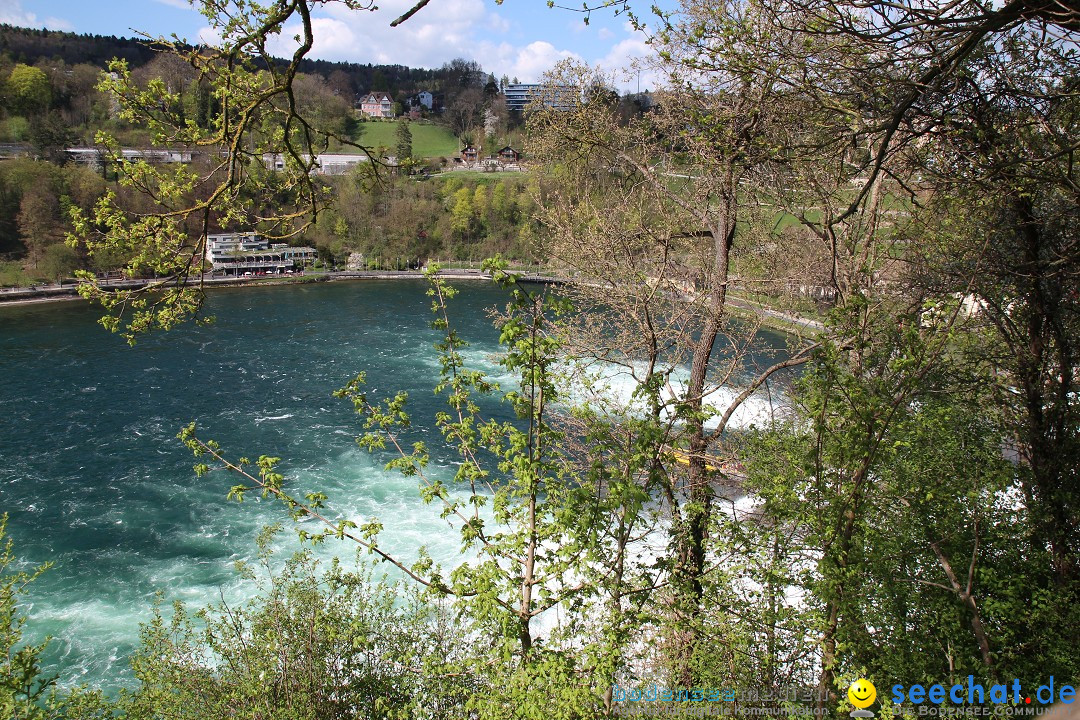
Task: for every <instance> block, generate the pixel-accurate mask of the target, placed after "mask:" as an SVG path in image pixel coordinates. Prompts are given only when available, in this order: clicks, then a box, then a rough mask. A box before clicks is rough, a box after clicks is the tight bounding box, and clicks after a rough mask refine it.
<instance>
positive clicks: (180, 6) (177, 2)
mask: <svg viewBox="0 0 1080 720" xmlns="http://www.w3.org/2000/svg"><path fill="white" fill-rule="evenodd" d="M154 2H158V3H161V4H162V5H168V6H169V7H174V8H176V9H177V10H191V9H192V8H191V3H190V2H189V1H188V0H154Z"/></svg>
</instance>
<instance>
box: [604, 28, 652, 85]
mask: <svg viewBox="0 0 1080 720" xmlns="http://www.w3.org/2000/svg"><path fill="white" fill-rule="evenodd" d="M624 29H625V30H626V31H627V35H629V37H626V38H623V39H622V40H620V41H619V42H618V43H616V44H615V45H614V46H613V47H612V48H611V49H610V50H609V51H608V53H607V54H606V55H605V56H604V57H602V58H598V59H597V60H596V61H595V62H594V64H595V65H596V66H597V67H598V68H600V70H602V71H603V72H605V73H607V74H609V75H611V76H612V79H613V80H614V81H615V83H616V85H618V86H619V88H620V89H621V90H622V91H623V92H637V90H638V89H639V88H640V89H641V90H646V89H649V90H655V89H656V87H657V85H658V84H659V80H660V76H659V74H658V73H657V72H656V71H655V69H654V68H653V67H652V66H651V62H650V60H651V59H653V58H655V57H656V52H655V51H654V50H653V48H652V47H651V46H650V45H649V43H648V39H647V37H646V36H645V34H644V33H642V32H640V31H637V30H634V28H633V26H632V25H631V24H630V23H627V24H626V25H625V26H624Z"/></svg>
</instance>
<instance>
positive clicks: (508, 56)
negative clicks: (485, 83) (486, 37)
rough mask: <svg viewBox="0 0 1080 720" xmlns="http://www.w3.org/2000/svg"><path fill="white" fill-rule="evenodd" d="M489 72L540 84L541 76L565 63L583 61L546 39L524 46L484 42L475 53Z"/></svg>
mask: <svg viewBox="0 0 1080 720" xmlns="http://www.w3.org/2000/svg"><path fill="white" fill-rule="evenodd" d="M474 57H475V58H476V61H477V62H479V63H480V64H481V65H482V66H483V67H484V69H485V70H489V71H490V72H493V73H495V74H496V75H500V76H501V75H506V76H507V77H511V78H513V77H516V78H517V79H518V80H520V81H521V82H539V81H540V79H541V76H542V75H543V74H544V73H545V72H547V71H548V70H551V69H552V68H554V67H555V65H557V64H558V63H559V62H560V61H562V60H578V61H581V60H582V58H581V56H580V55H578V54H577V53H574V52H571V51H570V50H560V49H558V48H556V47H555V46H554V45H552V44H551V43H549V42H547V41H545V40H537V41H536V42H531V43H529V44H528V45H525V46H524V47H518V46H516V45H511V44H510V43H505V42H504V43H500V44H498V45H495V44H492V43H480V44H479V45H478V46H477V48H476V52H475V54H474Z"/></svg>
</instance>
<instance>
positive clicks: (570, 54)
mask: <svg viewBox="0 0 1080 720" xmlns="http://www.w3.org/2000/svg"><path fill="white" fill-rule="evenodd" d="M2 1H3V0H0V2H2ZM158 1H159V2H170V3H171V2H180V1H182V0H158ZM414 2H415V0H385V1H384V2H379V10H378V11H377V12H364V11H355V10H348V9H347V8H345V7H343V6H342V5H339V4H330V5H325V6H323V7H322V8H321V9H320V10H319V11H318V13H317V14H316V15H315V17H314V18H313V27H312V30H313V31H314V45H313V48H312V51H311V53H310V55H309V56H310V57H312V58H321V59H324V60H331V61H349V62H358V63H376V64H379V63H387V64H391V63H392V64H399V65H408V66H410V67H426V68H437V67H440V66H441V65H443V64H444V63H446V62H449V61H450V60H452V59H453V58H456V57H462V58H466V59H469V60H476V61H477V62H479V63H480V65H481V66H482V67H483V68H484V70H486V71H487V72H492V73H495V75H496V76H499V77H501V76H502V75H507V76H508V77H517V78H518V79H519V80H521V81H522V82H536V81H539V80H540V78H541V76H542V75H543V74H544V73H545V72H547V71H548V70H551V69H552V68H553V67H554V66H555V65H556V64H557V63H558V62H559V61H561V60H565V59H574V60H578V61H583V60H584V58H583V57H582V55H581V54H580V53H578V52H575V51H573V50H571V49H567V48H566V47H565V46H564V47H557V46H556V45H555V44H553V43H552V42H549V41H547V40H535V41H532V42H529V40H532V38H535V37H536V34H535V32H530V28H521V27H519V22H518V21H517V20H514V19H513V15H512V14H510V13H497V12H495V11H494V10H493V9H491V8H492V7H493V6H492V4H491V3H490V2H486V0H440V1H439V2H432V3H431V4H430V5H428V6H427V7H425V8H423V9H422V10H420V11H419V12H418V13H416V15H414V16H413V17H411V18H410V19H409V20H408V21H407V22H404V23H402V24H401V25H399V26H398V27H396V28H392V27H390V22H391V21H392V20H393V19H394V18H397V17H398V16H400V15H401V14H403V13H405V12H406V11H408V10H409V9H410V8H411V7H412V6H413V4H414ZM580 25H581V26H582V27H584V23H580ZM299 31H300V25H299V23H289V25H288V26H286V27H285V28H284V29H283V30H282V32H281V34H280V35H279V36H277V37H275V38H274V39H272V40H271V42H270V43H269V47H270V49H271V51H272V52H273V53H274V54H275V55H278V56H281V57H288V56H289V55H291V54H292V53H293V51H294V50H295V49H296V47H297V43H296V40H295V36H296V35H297V34H298V33H299ZM565 34H566V36H571V35H572V34H573V33H570V32H569V31H566V32H565ZM523 36H524V37H525V38H526V39H525V40H520V39H519V38H522V37H523ZM530 36H531V37H530ZM595 37H597V38H598V40H596V41H593V43H592V44H593V48H594V49H595V50H596V51H599V52H603V46H604V45H607V44H608V43H607V42H601V41H610V40H611V39H612V38H613V33H612V32H611V31H608V30H600V31H598V32H597V33H596V35H595ZM199 39H200V40H201V41H203V42H208V43H209V42H214V41H218V40H220V38H218V37H217V36H216V35H215V33H214V32H213V31H212V30H211V29H210V28H208V27H205V28H203V29H202V30H201V31H200V32H199ZM566 39H567V42H568V43H569V37H567V38H566ZM555 42H558V40H556V41H555ZM635 47H636V46H635ZM619 48H620V49H619V51H620V52H623V51H626V50H627V49H628V48H629V46H628V45H626V41H624V42H623V43H621V44H620V46H619ZM613 52H614V51H613ZM605 67H608V66H605Z"/></svg>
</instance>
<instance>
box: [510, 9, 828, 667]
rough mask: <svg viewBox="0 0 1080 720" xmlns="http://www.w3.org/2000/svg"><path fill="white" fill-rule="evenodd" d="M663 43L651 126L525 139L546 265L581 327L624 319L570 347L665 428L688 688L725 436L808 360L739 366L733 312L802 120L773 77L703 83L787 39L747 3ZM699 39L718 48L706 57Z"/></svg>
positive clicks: (659, 451) (553, 115)
mask: <svg viewBox="0 0 1080 720" xmlns="http://www.w3.org/2000/svg"><path fill="white" fill-rule="evenodd" d="M701 28H705V30H704V31H702V30H701ZM666 30H667V32H666V33H665V35H664V37H665V41H666V42H665V44H664V46H663V49H662V52H661V57H662V58H663V61H662V62H663V64H662V65H661V66H660V69H661V71H663V72H664V73H666V74H667V75H668V76H669V77H670V86H671V87H672V88H673V90H671V91H670V92H669V93H667V94H666V95H665V96H664V98H663V100H661V102H660V103H659V107H660V109H659V110H658V111H657V112H654V113H652V114H650V115H648V116H647V117H644V118H641V119H640V121H632V122H630V123H629V124H626V125H623V124H622V123H621V121H620V120H621V119H620V117H619V116H618V115H617V114H616V108H615V107H614V106H612V105H611V104H610V103H606V102H602V101H597V102H587V103H583V104H581V105H580V106H579V107H578V108H577V110H576V111H572V112H560V111H548V112H545V113H537V114H536V115H535V118H534V119H533V120H531V121H530V129H531V131H532V132H533V133H535V134H536V135H537V136H538V137H539V142H537V143H535V144H534V153H535V154H536V155H537V156H538V157H539V158H540V159H541V161H542V162H544V163H545V164H546V165H547V166H549V167H552V168H556V169H558V171H559V172H560V173H564V175H563V176H562V177H558V178H557V179H558V183H559V184H558V189H557V191H556V192H554V193H552V194H551V195H550V196H549V197H548V198H547V202H546V203H545V207H546V210H542V211H541V212H542V218H543V221H544V223H545V225H546V226H547V228H548V229H549V232H550V234H551V237H552V240H551V242H552V245H551V247H550V248H549V249H548V252H549V253H550V254H551V255H553V256H555V257H558V258H559V259H560V260H561V261H562V262H565V263H567V264H568V265H569V266H570V267H571V268H573V270H574V271H575V272H576V273H578V274H580V275H582V276H584V277H588V278H589V282H588V283H585V284H583V285H582V286H580V287H575V288H573V289H572V290H571V292H572V294H573V295H574V297H575V298H576V300H577V302H578V305H579V308H580V309H582V310H583V311H584V312H585V313H586V315H585V317H588V318H592V317H596V316H598V315H600V314H601V313H605V312H611V311H612V309H613V308H618V309H617V310H615V311H614V312H615V313H616V314H617V315H618V316H619V317H620V318H621V321H620V322H617V323H597V324H596V325H594V327H593V328H592V332H581V333H579V335H578V336H579V337H581V338H583V339H586V340H587V341H589V342H590V343H591V344H593V347H587V346H584V345H583V346H580V347H577V348H575V349H576V350H578V351H580V352H585V353H595V352H597V351H596V349H595V348H596V347H599V348H602V349H603V355H602V357H603V358H604V359H605V360H606V361H609V362H615V363H617V364H618V365H620V366H621V367H623V368H625V371H626V372H627V373H628V374H630V376H631V377H632V378H633V379H634V382H635V384H636V386H637V388H638V390H637V392H640V393H642V399H643V402H644V404H645V407H646V408H647V412H648V413H649V414H650V415H652V416H653V417H654V418H656V419H657V420H658V421H659V420H661V419H664V420H665V421H666V423H667V430H666V434H665V435H664V436H663V437H662V438H661V439H660V440H659V441H658V443H657V445H656V447H655V448H654V452H655V456H654V462H655V463H656V464H657V466H658V468H659V469H658V472H657V473H656V476H655V478H654V480H655V481H657V485H656V486H655V487H653V488H651V490H652V491H654V492H657V493H659V494H660V495H661V497H663V498H664V500H665V505H666V509H667V512H669V513H670V515H671V523H672V536H673V537H672V546H671V548H670V549H669V550H668V554H667V557H666V561H665V562H666V563H667V565H666V569H667V570H668V572H669V573H670V576H671V580H670V582H671V585H672V588H673V593H674V599H673V600H672V606H673V612H672V616H671V618H670V626H671V628H672V630H671V632H672V635H673V637H672V640H671V642H672V647H671V652H670V659H671V662H672V671H671V682H672V683H674V684H677V685H678V686H680V687H686V688H691V687H694V686H696V685H699V684H700V683H699V682H698V680H699V677H700V676H699V674H698V673H699V672H700V671H701V670H702V668H700V667H696V666H695V661H696V658H695V656H696V654H697V653H698V652H699V649H700V648H701V647H702V640H701V638H702V633H701V632H700V628H699V627H698V626H697V625H696V618H699V617H700V616H701V615H700V613H701V609H702V607H703V605H704V602H705V600H704V586H703V577H704V575H705V573H706V569H707V567H708V565H709V562H708V555H709V552H710V550H709V532H710V530H709V528H710V526H711V524H712V523H713V512H714V503H715V495H714V487H715V480H716V475H715V473H716V472H717V468H716V466H718V465H720V464H722V463H725V462H728V461H730V459H731V457H732V455H731V449H730V448H728V447H726V446H725V445H726V443H725V431H726V430H727V425H728V422H729V421H730V419H731V417H732V415H733V414H734V412H735V410H736V409H737V407H738V406H739V404H741V403H742V402H743V401H744V400H745V399H746V398H747V397H749V396H750V394H752V393H753V392H754V391H755V390H756V389H757V388H759V387H761V386H762V385H763V384H764V383H765V382H766V381H767V380H768V378H769V377H770V376H771V375H772V374H773V373H775V372H778V371H780V370H782V369H784V368H786V367H790V366H792V365H796V364H799V363H801V362H805V361H806V360H807V359H808V358H809V354H808V347H804V348H801V349H800V351H799V352H797V353H796V355H795V357H794V358H792V359H791V360H789V361H784V362H781V363H779V364H776V365H774V366H772V367H762V368H756V369H755V368H747V366H746V365H745V364H744V361H745V352H746V350H747V348H748V347H750V344H751V343H750V338H752V337H753V330H754V328H753V327H751V328H750V332H749V333H747V332H746V331H745V330H740V329H738V328H737V327H736V325H735V324H734V323H733V322H732V319H731V314H730V307H729V305H728V292H729V288H730V285H731V267H732V261H733V252H735V251H736V250H735V249H736V247H737V245H736V241H737V239H738V237H739V235H740V228H741V227H745V223H746V221H747V220H748V219H750V218H751V217H752V215H753V213H754V212H755V210H754V208H755V205H756V202H755V200H754V193H755V191H756V189H757V187H756V180H757V179H758V178H760V177H762V176H763V175H764V173H765V172H766V171H767V169H768V168H769V166H770V165H771V164H774V163H779V162H781V161H783V160H784V159H785V158H783V157H782V152H783V151H782V150H781V151H779V152H778V151H777V150H776V148H778V147H781V148H782V147H783V144H784V139H785V133H786V132H787V129H788V128H789V127H790V123H789V119H788V118H789V117H790V112H791V110H793V109H794V107H796V106H795V105H794V104H792V101H791V99H790V98H788V97H786V96H785V94H784V93H783V92H782V88H781V87H780V86H778V85H777V84H775V83H773V82H772V81H771V79H770V78H768V77H760V78H759V77H755V76H753V75H752V74H750V73H744V74H734V73H726V72H723V71H717V72H716V73H715V74H712V75H708V76H706V77H705V78H704V79H701V76H700V73H699V72H698V71H699V69H700V68H701V67H702V66H703V65H704V64H706V63H711V64H710V65H709V67H719V68H723V67H742V66H743V65H744V64H746V63H751V62H753V61H752V60H751V57H752V56H753V57H759V56H760V55H755V53H759V52H760V51H761V45H762V43H778V44H783V43H784V42H786V41H787V40H788V38H787V37H786V36H784V35H782V34H781V35H776V34H774V33H773V32H772V29H771V28H768V27H767V26H766V25H765V24H763V23H762V17H761V15H760V14H759V13H758V12H757V11H756V10H755V8H754V7H753V6H750V5H746V6H744V5H731V4H727V5H724V6H723V7H721V8H717V9H715V10H711V9H704V8H698V7H695V6H689V7H688V8H687V11H686V16H685V17H684V18H682V19H681V20H680V21H673V22H672V24H671V25H669V26H668V27H667V28H666ZM702 32H705V33H709V34H711V33H715V36H722V37H724V38H726V40H725V43H724V44H716V45H713V44H708V43H707V42H704V41H702V34H701V33H702ZM684 73H686V74H692V75H693V76H694V78H695V80H697V82H695V83H690V82H687V81H686V75H684ZM594 79H595V74H594V73H593V72H592V71H590V70H589V69H587V68H583V69H570V70H569V71H568V72H564V73H563V74H562V75H560V76H559V77H556V78H553V79H552V82H553V83H554V84H555V85H561V86H566V85H570V86H574V87H582V86H585V85H586V84H588V83H590V82H592V81H594ZM570 158H573V160H570ZM718 346H719V347H718ZM721 348H722V349H721ZM682 365H685V366H688V367H689V368H690V370H689V377H688V378H687V379H686V380H685V381H684V383H685V384H683V385H682V387H681V388H679V389H678V390H675V391H669V390H666V389H667V388H669V387H670V386H671V385H672V378H673V375H674V374H675V373H676V372H677V370H678V369H679V367H680V366H682ZM747 373H748V374H749V375H750V376H751V378H752V379H751V380H750V381H749V383H748V385H747V387H746V389H745V391H744V392H741V393H738V394H737V395H736V397H735V399H734V400H733V401H732V402H731V403H729V404H728V405H727V406H726V407H720V408H717V407H715V406H713V403H715V402H718V401H717V400H716V399H715V398H716V397H717V393H718V392H720V388H722V387H724V386H725V385H727V384H729V383H731V382H733V381H734V379H735V378H736V377H737V376H738V375H740V374H743V375H745V374H747ZM707 423H709V424H711V423H716V424H715V425H713V426H711V427H707ZM673 448H675V449H677V451H678V453H680V454H679V455H678V456H677V457H679V458H682V459H684V460H685V462H686V471H685V472H683V471H682V469H681V468H679V464H678V462H677V461H676V460H675V458H674V457H673V456H672V454H671V453H672V449H673ZM710 468H712V469H710ZM720 472H721V474H722V472H723V471H720Z"/></svg>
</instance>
